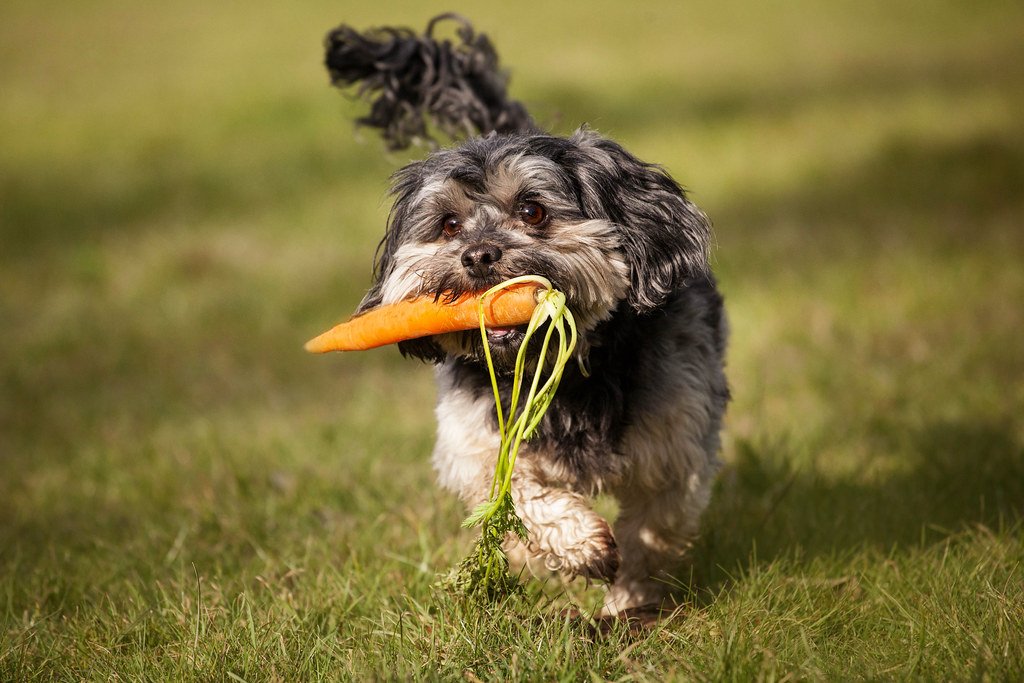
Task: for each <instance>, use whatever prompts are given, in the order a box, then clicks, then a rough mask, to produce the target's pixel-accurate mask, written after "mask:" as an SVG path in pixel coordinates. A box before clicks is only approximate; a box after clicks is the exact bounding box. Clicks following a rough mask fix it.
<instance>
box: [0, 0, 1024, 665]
mask: <svg viewBox="0 0 1024 683" xmlns="http://www.w3.org/2000/svg"><path fill="white" fill-rule="evenodd" d="M440 9H442V8H441V7H436V8H425V7H423V6H421V5H415V6H413V5H411V4H410V5H409V6H402V5H401V4H397V3H396V4H391V5H388V6H387V7H383V6H382V7H376V6H371V5H356V4H346V3H335V2H332V3H327V2H313V3H303V4H302V6H301V7H299V6H295V5H287V4H278V5H273V4H266V5H259V6H254V5H253V4H252V3H241V2H224V3H216V4H215V5H213V6H211V5H210V4H209V3H199V2H195V1H194V0H181V1H180V2H177V3H165V4H163V5H153V4H146V3H142V4H140V3H128V2H123V1H122V0H98V1H97V2H90V3H71V2H52V3H41V2H27V1H26V0H12V1H11V2H7V3H5V4H4V5H3V8H2V9H0V19H2V21H0V65H2V66H0V90H2V92H3V93H4V95H3V97H2V98H0V129H2V130H3V131H4V132H5V135H4V144H3V147H2V150H0V320H3V333H2V334H0V679H2V680H29V679H90V680H99V679H104V680H109V679H118V680H136V679H156V680H166V679H198V680H208V679H211V678H218V679H230V680H238V679H242V680H249V681H251V680H266V679H276V680H308V679H320V678H326V679H338V678H342V679H345V678H357V679H367V678H388V679H396V678H397V679H404V678H435V677H440V678H465V679H468V680H475V679H477V678H479V679H500V678H530V679H542V680H551V679H559V680H563V679H616V680H631V679H639V680H663V679H666V678H682V679H691V678H696V679H705V678H707V679H732V680H749V679H752V678H763V679H775V680H777V679H782V678H817V679H837V678H840V679H849V678H870V679H878V678H882V679H907V678H911V679H957V680H963V679H987V680H1020V679H1021V678H1022V677H1024V636H1021V634H1022V633H1024V607H1022V605H1024V569H1022V562H1024V527H1022V524H1024V520H1022V518H1024V423H1022V421H1021V415H1022V414H1024V381H1022V378H1024V347H1022V346H1021V343H1020V335H1021V331H1022V330H1024V307H1022V305H1021V302H1022V301H1024V269H1022V268H1021V258H1020V255H1021V254H1022V253H1024V126H1022V125H1021V123H1020V121H1019V116H1018V114H1017V112H1019V111H1020V110H1021V108H1022V105H1024V94H1022V93H1024V88H1022V87H1021V86H1022V85H1024V45H1022V44H1021V42H1020V39H1019V36H1020V29H1021V27H1022V26H1024V12H1022V11H1021V8H1020V7H1019V6H1018V5H1016V4H1014V3H1010V2H1000V1H995V0H993V1H986V2H979V3H970V4H958V3H934V2H924V1H923V0H922V1H911V2H906V3H899V4H898V5H893V4H892V3H881V2H858V3H852V2H838V3H829V4H823V3H811V2H797V3H791V4H790V5H787V6H786V7H781V8H779V7H773V8H772V9H770V10H769V9H767V6H764V7H762V6H761V5H760V4H758V3H753V2H747V1H739V0H736V1H732V2H715V3H712V2H696V3H686V4H681V3H656V4H645V5H643V6H641V7H640V8H639V9H637V8H636V7H633V6H627V5H626V4H625V3H611V2H603V1H602V2H598V4H597V5H594V8H593V10H592V11H589V12H587V13H585V14H583V15H580V14H579V13H578V12H577V11H576V10H572V9H570V8H569V7H568V6H566V7H561V6H551V5H550V3H548V4H547V5H541V4H539V3H532V2H531V3H526V4H523V3H516V4H514V5H513V4H507V5H506V6H500V7H499V6H493V7H488V8H486V9H479V8H472V9H470V8H467V9H465V11H466V12H467V13H468V14H470V15H471V16H472V17H473V18H474V20H475V21H476V22H477V23H478V24H479V26H480V27H481V28H484V29H486V30H488V31H489V32H490V33H491V34H492V37H493V38H494V39H495V41H496V43H497V44H498V46H499V49H500V50H501V51H502V53H503V55H504V57H505V60H506V62H507V63H508V65H509V66H510V67H511V68H512V69H513V70H514V80H513V89H514V91H515V93H516V95H517V96H520V97H522V98H523V99H524V100H526V101H527V102H528V103H529V104H530V105H531V107H532V108H533V110H534V111H535V112H537V113H538V115H539V116H540V117H541V119H542V120H544V121H546V122H548V123H549V124H550V125H551V126H552V127H554V128H555V129H556V130H559V131H562V132H565V131H568V130H571V129H572V128H573V127H574V126H575V125H576V124H577V123H578V122H581V121H589V122H590V123H591V124H592V125H594V126H595V127H597V128H598V129H599V130H602V131H604V132H607V133H610V134H612V135H614V136H615V137H617V138H618V139H619V140H621V141H622V142H623V143H625V144H626V145H627V146H628V147H629V148H631V149H633V150H634V151H636V152H637V153H638V154H639V155H641V156H642V157H644V158H646V159H650V160H654V161H658V162H660V163H663V164H664V165H665V166H667V167H668V168H669V169H670V170H671V171H672V172H673V173H674V174H675V175H676V176H677V177H678V178H679V179H680V180H681V181H682V182H683V183H685V184H686V185H687V186H688V187H689V188H690V189H691V191H692V192H693V194H694V197H695V198H696V199H697V201H698V202H699V203H700V204H701V205H702V206H703V207H704V208H705V209H706V210H707V211H708V213H709V214H710V215H711V216H712V217H713V218H714V220H715V223H716V229H717V238H718V248H717V250H716V253H715V261H716V269H717V272H718V274H719V277H720V282H721V286H722V289H723V290H724V292H725V294H726V297H727V304H728V307H729V313H730V318H731V322H732V329H733V333H732V344H731V347H730V356H729V364H730V372H729V374H730V379H731V383H732V387H733V392H734V401H733V403H732V405H731V406H730V413H729V418H728V424H727V430H726V434H725V436H726V439H725V440H726V444H725V449H724V457H725V459H726V461H727V466H726V468H725V471H724V472H723V474H722V476H721V478H720V480H719V482H718V486H717V491H716V495H715V497H714V500H713V502H712V505H711V508H710V509H709V511H708V514H707V516H706V519H705V524H704V535H703V538H702V540H701V542H700V545H699V547H698V548H697V549H696V551H695V554H694V566H693V572H692V576H685V577H680V581H681V583H683V584H685V585H686V586H687V587H688V589H687V590H688V591H689V592H688V594H689V596H690V598H689V600H690V604H689V608H688V609H687V610H686V612H685V614H683V615H682V616H681V617H680V618H678V619H675V620H673V621H671V622H668V623H665V624H663V625H662V626H661V627H659V628H658V629H656V630H654V631H652V632H650V633H647V634H643V635H640V636H631V635H630V634H628V633H626V632H625V631H623V630H619V631H615V632H613V633H612V634H610V635H608V636H606V637H603V638H595V637H594V636H593V635H592V634H590V633H588V632H587V631H586V629H582V628H580V627H579V625H577V624H574V623H573V622H571V621H569V620H566V619H565V618H564V617H562V616H560V610H561V608H562V607H564V606H565V605H567V604H569V603H574V604H579V605H582V606H583V607H591V606H593V605H595V604H596V603H597V602H598V600H599V597H600V593H599V591H598V590H597V589H595V588H591V589H587V588H586V587H585V586H577V585H573V586H569V587H567V588H566V587H563V586H560V585H557V584H555V583H549V584H546V585H538V584H534V585H533V586H532V587H531V593H530V596H529V598H528V599H527V600H525V601H523V602H521V603H517V604H510V605H505V606H497V607H495V608H493V609H489V610H481V609H478V608H475V607H473V606H472V605H468V604H465V603H463V602H461V601H459V600H457V599H455V598H453V597H452V596H450V595H446V594H443V593H440V592H438V591H437V590H436V589H435V588H434V587H433V585H434V581H435V578H436V575H437V574H438V573H439V572H443V571H445V570H447V569H448V568H449V567H451V566H452V565H453V564H455V563H456V562H457V561H458V560H459V559H460V558H461V557H462V556H463V554H464V553H465V551H466V550H467V549H468V547H469V544H470V543H471V540H472V538H471V535H469V534H467V533H466V532H461V531H460V530H459V523H460V522H461V520H462V518H463V517H464V511H463V510H462V509H460V507H459V506H458V505H457V504H456V502H455V501H453V500H452V499H451V498H450V497H449V496H447V495H445V494H444V493H442V492H440V491H438V490H437V489H436V487H435V486H434V485H433V474H432V472H431V471H430V466H429V463H428V454H429V450H430V446H431V439H432V429H433V426H432V425H433V423H432V415H431V411H430V409H429V406H430V405H431V403H432V401H433V388H432V384H431V376H430V370H429V368H427V367H425V366H423V365H419V364H416V363H414V362H407V361H403V360H402V359H401V358H400V357H399V356H398V354H397V352H395V351H394V350H393V349H389V350H381V351H374V352H368V353H366V354H361V355H357V356H345V357H334V358H329V359H325V358H313V357H307V356H305V355H304V354H303V353H302V352H301V344H302V342H303V341H304V340H305V339H306V338H308V337H309V336H311V335H312V334H313V333H315V332H317V331H319V330H320V329H321V328H322V327H324V326H325V324H327V323H329V322H332V321H334V320H335V319H339V318H342V317H344V316H345V314H346V313H347V312H348V311H349V310H351V308H352V307H353V306H354V304H355V302H356V301H357V300H358V298H359V297H360V295H361V293H362V291H363V290H364V289H365V287H366V285H367V282H368V277H369V267H370V257H371V254H372V252H373V248H374V245H375V244H376V242H377V240H378V238H379V234H380V230H381V226H382V225H383V222H384V219H385V217H386V213H387V202H386V200H385V197H384V194H385V189H386V178H387V176H388V174H389V173H390V172H391V171H393V170H394V169H395V168H396V167H397V166H398V165H399V164H401V163H402V162H403V161H404V160H406V159H407V158H409V156H410V155H407V154H396V155H391V156H388V155H385V154H384V153H383V152H382V146H381V145H380V144H379V143H378V142H377V141H375V140H373V139H372V138H370V137H369V136H365V139H363V140H360V138H359V136H358V135H354V134H353V132H352V128H351V125H350V123H349V122H350V120H351V118H352V117H353V115H354V112H355V111H357V109H358V108H357V107H356V106H354V105H353V104H351V103H347V102H346V101H345V100H344V99H343V98H341V97H339V96H338V95H337V94H336V93H333V92H331V91H330V89H329V88H328V86H327V79H326V76H325V74H324V73H323V71H322V68H321V66H320V64H319V61H320V54H319V50H320V48H319V42H320V39H321V36H322V34H323V33H324V32H325V31H326V30H327V29H328V28H330V27H331V26H333V25H335V24H336V23H339V22H340V21H342V20H346V21H350V22H352V23H354V24H356V25H360V26H367V25H378V24H386V23H403V24H412V25H422V24H423V23H424V22H425V20H426V18H427V17H429V16H430V15H431V14H433V13H434V11H435V10H440Z"/></svg>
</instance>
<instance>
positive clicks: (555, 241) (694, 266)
mask: <svg viewBox="0 0 1024 683" xmlns="http://www.w3.org/2000/svg"><path fill="white" fill-rule="evenodd" d="M393 194H394V196H395V204H394V207H393V209H392V211H391V216H390V219H389V221H388V227H387V232H386V233H385V236H384V239H383V240H382V241H381V245H380V249H379V251H378V256H377V264H376V272H375V280H374V284H373V286H372V288H371V289H370V290H369V292H368V293H367V294H366V297H365V298H364V299H363V301H362V303H361V304H360V310H365V309H368V308H371V307H374V306H377V305H379V304H382V303H390V302H394V301H399V300H402V299H405V298H408V297H411V296H416V295H421V294H433V295H435V296H441V297H454V296H458V295H460V294H462V293H465V292H481V291H484V290H486V289H487V288H489V287H490V286H492V285H495V284H497V283H499V282H502V281H504V280H507V279H509V278H512V277H516V276H519V275H527V274H533V275H541V276H544V277H546V278H548V279H549V280H551V282H552V283H553V285H554V286H555V288H556V289H559V290H561V291H563V292H565V294H566V297H567V301H568V305H569V307H570V309H571V310H572V311H573V313H574V315H575V316H576V319H577V322H578V325H579V329H580V332H581V334H582V340H583V342H584V343H583V346H582V348H584V349H585V348H586V339H587V333H588V332H590V331H592V330H593V329H594V328H595V327H596V326H597V325H598V324H599V323H600V322H601V321H603V320H606V319H608V318H609V317H611V316H612V315H613V314H614V312H615V311H616V309H618V308H619V307H620V305H622V304H626V305H629V306H631V307H632V308H633V309H635V310H636V311H638V312H641V313H642V312H645V311H650V310H651V309H653V308H656V307H657V306H658V305H659V304H661V303H662V302H663V301H664V300H665V297H666V296H667V295H668V293H669V292H671V291H672V290H673V289H675V288H676V287H678V286H680V285H681V284H682V283H683V280H684V279H685V278H687V277H698V276H700V275H702V274H704V272H705V270H706V268H707V248H708V242H709V239H710V226H709V224H708V221H707V218H706V217H705V216H704V214H703V213H702V212H701V211H700V210H699V209H697V208H696V207H695V206H694V205H693V204H692V203H690V201H689V200H688V199H687V198H686V196H685V194H684V192H683V190H682V189H681V188H680V187H679V185H678V184H677V183H676V182H675V181H674V180H672V178H671V177H669V176H668V174H666V173H665V172H664V171H663V170H662V169H661V168H659V167H657V166H654V165H651V164H647V163H644V162H642V161H640V160H638V159H637V158H636V157H634V156H632V155H631V154H629V153H628V152H626V151H625V150H624V149H623V148H622V147H621V146H619V145H618V144H616V143H615V142H612V141H610V140H607V139H605V138H602V137H601V136H599V135H597V134H596V133H593V132H591V131H589V130H581V131H579V132H577V133H576V134H575V135H573V136H571V137H568V138H564V137H559V136H553V135H546V134H541V133H526V134H513V135H497V134H492V135H488V136H484V137H478V138H473V139H470V140H468V141H466V142H464V143H463V144H461V145H460V146H458V147H455V148H452V149H446V150H441V151H437V152H434V153H433V154H431V155H430V156H428V157H427V158H426V159H424V160H423V161H419V162H415V163H412V164H410V165H408V166H406V167H405V168H403V169H401V170H400V171H398V172H397V173H396V174H395V177H394V187H393ZM522 337H523V334H522V330H519V329H496V330H491V331H490V332H489V342H490V345H491V348H492V353H493V354H494V357H495V361H496V363H497V365H498V366H499V367H506V368H507V367H509V366H510V364H511V362H512V360H513V359H514V356H515V352H516V351H517V350H518V346H519V344H520V343H521V341H522ZM399 346H400V348H401V350H402V352H403V353H405V354H408V355H412V356H416V357H419V358H422V359H425V360H430V361H441V360H443V359H445V358H447V357H452V356H455V357H463V358H470V359H476V360H479V359H480V358H481V354H482V348H481V339H480V335H479V333H477V332H465V333H455V334H445V335H438V336H435V337H430V338H425V339H419V340H412V341H408V342H403V343H402V344H400V345H399Z"/></svg>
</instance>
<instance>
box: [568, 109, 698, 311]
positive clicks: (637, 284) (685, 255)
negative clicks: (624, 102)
mask: <svg viewBox="0 0 1024 683" xmlns="http://www.w3.org/2000/svg"><path fill="white" fill-rule="evenodd" d="M572 141H573V142H574V143H575V144H576V146H577V150H578V153H579V154H581V155H583V158H582V159H580V160H579V163H578V164H577V166H576V171H577V173H578V175H579V179H580V188H579V190H580V195H581V196H580V200H581V202H582V204H583V208H584V211H586V213H587V214H588V215H589V216H591V217H605V218H607V219H609V220H611V221H612V222H613V223H615V225H616V226H617V227H618V231H619V238H620V240H621V249H622V252H623V254H624V255H625V257H626V261H627V263H628V264H629V268H630V292H629V296H628V298H627V300H628V302H629V304H630V305H631V306H632V307H633V308H634V309H636V310H637V311H641V312H643V311H648V310H651V309H653V308H655V307H657V306H659V305H660V304H661V303H663V302H664V301H665V298H666V297H667V296H668V294H669V293H670V292H671V291H672V290H674V289H676V288H677V287H679V286H681V285H682V284H683V282H684V280H685V279H687V278H701V277H704V276H706V275H707V273H708V247H709V244H710V241H711V224H710V222H709V221H708V218H707V216H705V215H704V213H703V212H702V211H701V210H700V209H698V208H697V207H696V206H694V205H693V203H691V202H690V200H688V199H687V198H686V194H685V192H684V191H683V189H682V188H681V187H680V186H679V184H678V183H677V182H676V181H675V180H673V179H672V178H671V177H670V176H669V175H668V173H666V172H665V171H664V169H662V168H661V167H660V166H656V165H654V164H648V163H645V162H643V161H640V160H639V159H637V158H636V157H634V156H633V155H632V154H630V153H629V152H627V151H626V150H625V149H623V148H622V146H621V145H619V144H617V143H615V142H613V141H611V140H608V139H606V138H603V137H601V136H600V135H598V134H596V133H594V132H593V131H590V130H587V129H581V130H579V131H577V132H576V134H575V135H573V137H572Z"/></svg>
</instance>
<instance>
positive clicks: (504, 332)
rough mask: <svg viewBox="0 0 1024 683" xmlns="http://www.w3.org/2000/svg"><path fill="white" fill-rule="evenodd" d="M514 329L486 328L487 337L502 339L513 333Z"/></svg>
mask: <svg viewBox="0 0 1024 683" xmlns="http://www.w3.org/2000/svg"><path fill="white" fill-rule="evenodd" d="M515 329H516V328H515V327H488V328H487V336H488V337H490V338H492V339H504V338H505V337H507V336H508V335H510V334H512V333H513V332H514V331H515Z"/></svg>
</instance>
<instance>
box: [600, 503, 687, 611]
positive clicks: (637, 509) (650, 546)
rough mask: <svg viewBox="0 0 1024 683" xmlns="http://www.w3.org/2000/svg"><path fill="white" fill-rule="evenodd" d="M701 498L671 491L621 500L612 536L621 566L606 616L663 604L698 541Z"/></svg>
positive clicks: (605, 608) (609, 594)
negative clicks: (687, 556) (695, 540)
mask: <svg viewBox="0 0 1024 683" xmlns="http://www.w3.org/2000/svg"><path fill="white" fill-rule="evenodd" d="M701 497H702V498H703V500H695V499H694V498H693V494H692V493H691V492H685V493H684V492H683V491H679V490H672V491H666V492H663V493H661V494H654V495H651V496H649V497H648V496H644V497H636V498H633V499H626V500H621V501H620V504H621V508H620V513H619V518H618V520H617V521H616V523H615V537H616V538H617V539H618V543H619V552H620V553H621V554H622V564H621V566H620V569H619V574H618V576H617V577H616V579H615V583H614V585H612V586H611V588H609V590H608V594H607V595H606V596H605V602H604V609H603V613H604V614H605V615H616V614H621V613H623V612H627V611H629V610H635V609H638V608H653V609H658V608H660V607H661V606H662V605H663V603H664V601H665V600H666V599H667V598H668V597H669V596H670V594H671V593H672V592H673V589H674V587H676V586H677V585H678V580H677V579H676V578H675V577H674V574H673V573H674V572H675V571H677V570H678V569H679V568H680V567H681V566H682V565H683V563H684V561H685V559H686V555H687V552H688V551H689V549H690V547H691V546H692V544H693V541H694V539H696V537H697V534H698V530H699V524H700V513H701V511H702V510H703V508H704V505H705V504H706V500H707V497H706V495H704V496H701Z"/></svg>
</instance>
